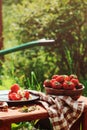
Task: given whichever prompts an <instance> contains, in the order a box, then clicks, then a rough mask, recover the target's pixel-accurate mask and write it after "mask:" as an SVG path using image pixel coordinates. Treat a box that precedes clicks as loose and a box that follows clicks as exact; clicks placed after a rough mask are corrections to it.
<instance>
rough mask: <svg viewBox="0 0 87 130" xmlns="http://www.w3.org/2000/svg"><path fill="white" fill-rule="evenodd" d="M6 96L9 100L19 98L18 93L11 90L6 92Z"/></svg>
mask: <svg viewBox="0 0 87 130" xmlns="http://www.w3.org/2000/svg"><path fill="white" fill-rule="evenodd" d="M8 98H9V99H10V100H21V97H20V95H18V94H17V93H15V92H13V93H9V94H8Z"/></svg>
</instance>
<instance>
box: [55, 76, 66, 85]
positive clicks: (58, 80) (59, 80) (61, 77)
mask: <svg viewBox="0 0 87 130" xmlns="http://www.w3.org/2000/svg"><path fill="white" fill-rule="evenodd" d="M56 81H57V82H59V83H62V82H63V81H64V76H63V75H59V76H57V78H56Z"/></svg>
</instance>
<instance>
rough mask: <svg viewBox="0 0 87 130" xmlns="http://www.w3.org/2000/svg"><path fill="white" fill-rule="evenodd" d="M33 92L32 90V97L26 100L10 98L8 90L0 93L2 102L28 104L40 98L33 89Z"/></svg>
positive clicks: (12, 104)
mask: <svg viewBox="0 0 87 130" xmlns="http://www.w3.org/2000/svg"><path fill="white" fill-rule="evenodd" d="M4 92H5V93H4ZM31 92H32V93H31ZM31 92H30V98H29V99H28V100H25V101H24V100H9V99H8V92H7V91H3V93H0V102H7V103H8V105H10V106H15V105H27V104H29V103H33V102H34V101H36V100H39V96H37V95H34V94H33V91H31Z"/></svg>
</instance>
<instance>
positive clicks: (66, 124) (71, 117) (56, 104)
mask: <svg viewBox="0 0 87 130" xmlns="http://www.w3.org/2000/svg"><path fill="white" fill-rule="evenodd" d="M37 94H38V95H39V96H40V102H41V103H42V105H43V106H44V107H45V108H46V110H47V111H48V114H49V117H50V120H51V122H52V125H53V130H70V128H71V126H72V125H73V124H74V123H75V122H76V120H77V119H78V118H79V117H80V116H81V114H82V112H83V110H84V103H83V102H81V101H74V100H73V99H72V98H71V97H69V96H54V97H53V96H50V95H46V94H44V93H41V92H39V93H37Z"/></svg>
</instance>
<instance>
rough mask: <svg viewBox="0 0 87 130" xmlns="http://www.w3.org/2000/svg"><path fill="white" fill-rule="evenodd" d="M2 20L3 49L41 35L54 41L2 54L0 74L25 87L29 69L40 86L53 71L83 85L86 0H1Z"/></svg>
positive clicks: (86, 81)
mask: <svg viewBox="0 0 87 130" xmlns="http://www.w3.org/2000/svg"><path fill="white" fill-rule="evenodd" d="M3 23H4V24H3V28H4V31H3V36H4V48H11V47H13V46H17V45H20V44H22V43H26V42H29V41H33V40H37V39H42V38H46V39H55V41H56V44H55V45H52V46H46V47H38V46H35V47H33V48H30V49H26V50H23V51H20V52H16V53H12V54H8V55H6V56H5V62H4V64H3V63H2V64H3V66H2V68H3V71H2V75H4V76H6V77H8V79H9V77H10V78H12V83H13V82H18V83H20V84H21V85H22V86H29V80H30V78H29V77H31V72H32V71H33V72H34V73H35V75H36V77H37V80H38V82H39V83H40V85H41V86H42V84H43V81H44V79H45V78H50V77H51V76H52V75H53V74H71V73H74V74H76V75H77V76H78V77H79V79H80V80H81V82H83V83H84V84H85V86H87V51H86V50H87V36H86V34H87V1H86V0H73V1H72V0H61V1H60V0H51V1H50V0H26V1H25V0H15V1H13V0H9V1H6V0H3ZM28 78H29V79H28ZM5 80H6V78H5Z"/></svg>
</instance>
